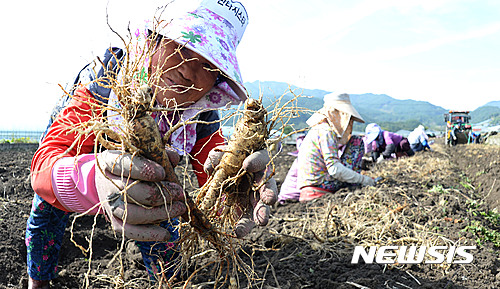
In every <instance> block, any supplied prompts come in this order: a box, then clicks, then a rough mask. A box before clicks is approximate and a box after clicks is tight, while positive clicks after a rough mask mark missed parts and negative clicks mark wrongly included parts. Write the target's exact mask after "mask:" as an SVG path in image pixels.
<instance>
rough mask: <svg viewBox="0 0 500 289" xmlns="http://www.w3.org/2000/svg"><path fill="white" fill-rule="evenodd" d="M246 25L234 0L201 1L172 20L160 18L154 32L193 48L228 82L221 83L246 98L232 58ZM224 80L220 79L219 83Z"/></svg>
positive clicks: (243, 11) (242, 98) (245, 13)
mask: <svg viewBox="0 0 500 289" xmlns="http://www.w3.org/2000/svg"><path fill="white" fill-rule="evenodd" d="M247 24H248V15H247V12H246V10H245V7H244V6H243V5H242V4H241V3H240V2H238V1H220V0H219V1H218V0H204V1H202V2H201V4H200V6H199V7H198V8H196V9H195V10H194V11H192V12H189V13H186V14H185V15H183V16H182V17H179V18H175V19H160V27H158V29H156V32H158V33H159V34H161V35H162V36H164V37H167V38H169V39H172V40H174V41H176V42H177V43H179V44H181V45H186V47H187V48H189V49H191V50H193V51H195V52H196V53H198V54H199V55H201V56H203V57H204V58H206V59H207V60H208V61H210V62H211V63H212V64H213V65H215V66H216V67H217V68H219V69H220V70H221V73H222V75H223V76H224V78H225V80H226V82H227V84H228V85H225V86H221V88H223V89H224V90H232V91H228V92H229V93H230V94H231V92H233V91H234V93H236V95H237V96H238V97H239V99H240V100H245V99H246V98H247V92H246V89H245V87H244V85H243V80H242V78H241V73H240V67H239V65H238V61H237V59H236V47H237V46H238V44H239V43H240V41H241V38H242V36H243V33H244V32H245V29H246V27H247ZM223 83H224V82H223Z"/></svg>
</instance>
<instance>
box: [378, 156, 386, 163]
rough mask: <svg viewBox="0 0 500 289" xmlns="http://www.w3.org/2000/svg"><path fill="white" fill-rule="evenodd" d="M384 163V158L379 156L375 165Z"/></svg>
mask: <svg viewBox="0 0 500 289" xmlns="http://www.w3.org/2000/svg"><path fill="white" fill-rule="evenodd" d="M383 161H384V156H383V155H380V156H379V157H378V158H377V164H379V163H381V162H383Z"/></svg>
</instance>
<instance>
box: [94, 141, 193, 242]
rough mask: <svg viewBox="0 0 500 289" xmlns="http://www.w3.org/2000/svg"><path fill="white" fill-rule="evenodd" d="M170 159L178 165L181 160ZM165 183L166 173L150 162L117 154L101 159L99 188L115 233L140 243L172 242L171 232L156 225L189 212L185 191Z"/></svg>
mask: <svg viewBox="0 0 500 289" xmlns="http://www.w3.org/2000/svg"><path fill="white" fill-rule="evenodd" d="M169 157H170V159H171V160H173V161H172V163H173V165H177V162H178V160H179V157H178V156H177V158H176V157H175V155H174V154H173V153H172V152H170V153H169ZM99 167H100V168H101V169H99ZM163 179H165V170H164V169H163V168H162V167H161V166H160V165H159V164H158V163H156V162H154V161H151V160H148V159H146V158H143V157H140V156H133V157H132V155H130V154H127V153H123V152H121V151H113V150H108V151H104V152H103V153H101V154H99V155H98V157H97V159H96V173H95V184H96V188H97V192H98V195H99V199H100V201H101V203H102V204H103V207H104V209H105V211H106V215H107V216H108V218H109V219H110V221H111V224H112V227H113V230H114V231H116V232H118V233H122V232H123V234H124V235H125V237H127V238H130V239H133V240H139V241H167V240H168V239H170V234H169V233H168V231H167V230H166V229H164V228H161V227H160V226H158V225H156V224H158V223H160V222H162V221H165V220H170V219H172V218H174V217H178V216H180V215H182V214H183V213H184V212H185V211H186V210H187V208H186V206H185V204H184V193H183V189H182V187H181V186H179V185H178V184H176V183H170V182H165V181H162V180H163ZM125 188H127V189H126V193H124V192H123V191H124V189H125Z"/></svg>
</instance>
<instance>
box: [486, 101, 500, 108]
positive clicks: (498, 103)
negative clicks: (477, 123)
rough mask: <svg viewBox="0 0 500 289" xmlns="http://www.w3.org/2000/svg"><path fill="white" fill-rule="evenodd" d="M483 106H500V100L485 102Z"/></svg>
mask: <svg viewBox="0 0 500 289" xmlns="http://www.w3.org/2000/svg"><path fill="white" fill-rule="evenodd" d="M483 106H496V107H500V100H496V101H490V102H488V103H487V104H485V105H483Z"/></svg>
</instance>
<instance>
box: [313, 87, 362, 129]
mask: <svg viewBox="0 0 500 289" xmlns="http://www.w3.org/2000/svg"><path fill="white" fill-rule="evenodd" d="M334 110H339V111H341V112H344V113H347V114H349V115H350V116H352V118H353V119H354V120H355V121H358V122H361V123H364V122H365V121H364V120H363V118H362V117H361V115H360V114H359V112H358V111H357V110H356V109H355V108H354V106H352V104H351V99H350V98H349V95H348V94H347V93H342V94H335V93H330V94H327V95H325V96H324V97H323V107H322V108H321V109H320V110H319V111H318V112H316V113H314V114H313V115H312V116H311V117H310V118H309V119H308V120H307V123H308V124H309V125H310V126H312V125H314V124H316V123H318V122H320V121H321V120H323V119H325V117H326V116H328V115H329V112H332V111H334Z"/></svg>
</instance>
